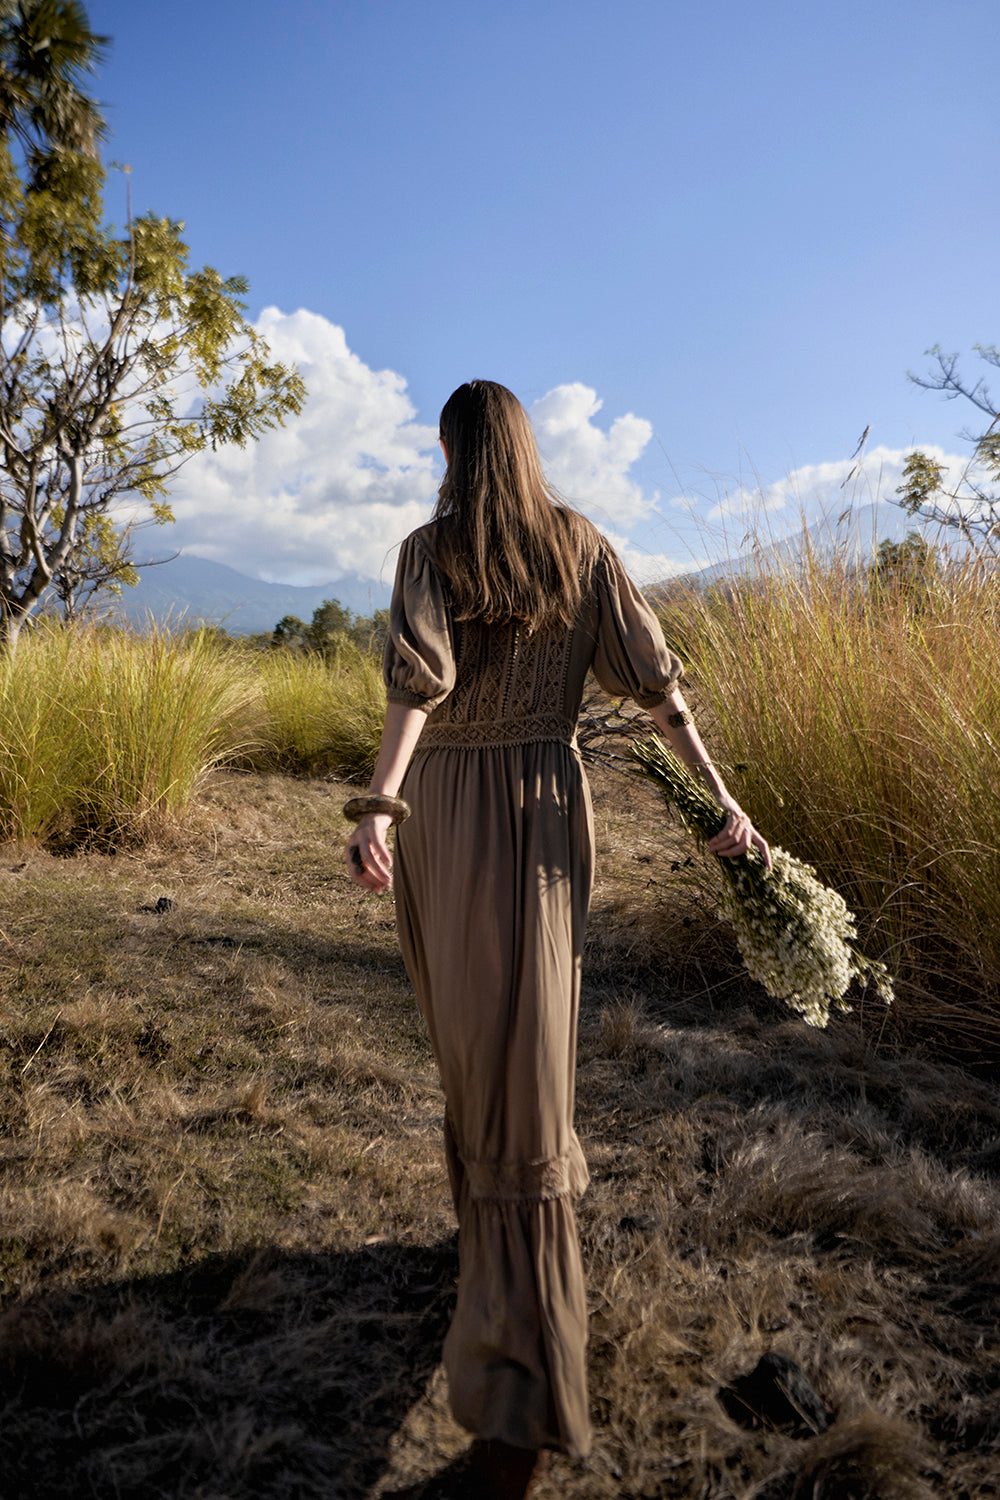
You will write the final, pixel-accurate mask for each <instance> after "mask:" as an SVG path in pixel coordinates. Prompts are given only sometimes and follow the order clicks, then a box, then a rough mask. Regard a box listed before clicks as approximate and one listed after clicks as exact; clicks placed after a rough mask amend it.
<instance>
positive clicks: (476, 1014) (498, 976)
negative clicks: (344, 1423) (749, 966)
mask: <svg viewBox="0 0 1000 1500" xmlns="http://www.w3.org/2000/svg"><path fill="white" fill-rule="evenodd" d="M440 435H441V446H442V448H443V450H444V456H445V463H446V466H447V467H446V472H445V476H444V481H443V483H442V485H441V488H440V491H439V498H438V504H437V507H436V509H435V512H434V518H433V520H432V521H431V522H430V523H429V524H428V525H426V526H422V527H421V528H420V529H419V530H417V531H415V532H413V533H412V535H411V536H410V537H408V538H407V540H406V541H405V542H404V543H403V546H402V550H401V553H400V557H399V564H398V569H397V574H396V584H395V589H394V592H393V598H392V606H391V609H390V632H389V640H388V644H387V646H386V653H385V678H386V689H387V699H388V707H387V710H386V720H385V728H384V731H383V736H382V744H381V749H380V752H379V756H378V761H377V764H376V767H375V773H374V776H373V779H372V784H371V789H370V790H371V793H372V794H373V797H374V799H375V800H374V801H369V800H367V799H366V801H365V804H364V806H367V807H368V808H372V807H374V808H375V809H376V810H375V811H368V812H366V815H365V816H363V817H362V818H361V820H360V821H359V822H358V824H357V827H356V830H355V832H354V834H353V835H352V836H351V838H350V839H349V841H348V846H347V847H348V860H349V862H348V868H349V870H350V873H351V876H352V879H354V880H355V881H357V882H358V884H360V885H363V886H365V887H367V888H368V889H369V890H372V891H384V890H387V889H388V887H389V886H390V884H391V883H392V858H391V855H390V853H389V849H388V847H387V843H386V836H387V833H388V829H389V826H390V823H391V822H392V821H393V818H394V816H395V814H396V813H397V812H398V811H399V810H400V805H399V804H398V803H397V802H396V801H395V800H393V799H396V798H397V797H398V795H399V794H400V793H403V794H405V798H406V799H407V802H408V803H409V804H411V805H412V811H413V816H412V819H411V820H410V821H408V822H406V823H405V824H401V826H400V828H399V830H398V833H397V845H396V856H397V878H396V910H397V923H398V929H399V939H400V945H401V947H402V950H403V955H404V958H405V960H406V966H407V970H408V972H409V975H410V978H411V981H412V983H413V987H414V989H415V990H416V993H417V998H418V1001H419V1004H420V1007H421V1010H422V1012H423V1014H424V1016H425V1018H426V1021H427V1025H428V1028H429V1030H430V1036H431V1041H432V1044H433V1047H434V1052H435V1056H436V1058H437V1062H438V1066H439V1069H440V1073H441V1081H442V1086H443V1089H444V1094H445V1100H446V1112H445V1149H446V1154H447V1160H448V1167H449V1173H450V1178H451V1188H452V1193H453V1195H454V1200H455V1207H456V1211H457V1214H458V1220H459V1267H460V1269H459V1285H458V1297H457V1304H456V1309H455V1315H454V1319H453V1321H452V1325H451V1328H450V1330H449V1333H448V1336H447V1339H446V1341H445V1346H444V1362H445V1368H446V1371H447V1375H448V1384H449V1393H450V1399H451V1403H452V1408H453V1411H454V1413H455V1416H456V1418H457V1420H458V1421H459V1422H460V1423H461V1424H462V1425H463V1426H464V1427H466V1428H467V1429H468V1430H469V1431H470V1432H472V1433H473V1434H475V1436H476V1439H477V1441H476V1442H475V1443H473V1446H472V1449H471V1450H470V1452H469V1454H468V1455H467V1457H466V1459H465V1461H464V1465H460V1466H457V1467H454V1466H453V1468H452V1469H450V1470H448V1471H446V1473H445V1475H443V1476H438V1480H437V1481H436V1482H432V1484H431V1486H430V1487H429V1488H427V1489H426V1490H420V1489H419V1487H418V1490H416V1491H413V1492H407V1493H414V1494H416V1493H420V1494H426V1495H428V1496H430V1495H466V1494H467V1495H470V1496H472V1495H474V1496H476V1497H477V1500H479V1497H484V1496H490V1495H493V1496H501V1495H503V1496H522V1495H525V1494H527V1492H528V1489H529V1487H530V1484H531V1480H532V1477H533V1475H534V1474H536V1473H537V1472H538V1469H539V1462H538V1461H539V1456H540V1454H541V1453H542V1452H543V1450H546V1449H556V1450H559V1451H562V1452H565V1453H569V1454H575V1455H580V1454H584V1453H586V1451H587V1448H588V1446H589V1441H590V1435H589V1426H588V1414H587V1390H586V1374H585V1344H586V1320H587V1309H586V1298H585V1292H584V1284H583V1274H582V1269H581V1263H580V1252H579V1246H578V1241H577V1234H576V1225H575V1220H574V1212H573V1200H574V1199H575V1198H576V1197H578V1196H579V1195H580V1194H581V1193H582V1192H583V1190H584V1188H585V1187H586V1184H587V1168H586V1165H585V1162H584V1158H583V1153H582V1151H581V1149H580V1144H579V1141H578V1140H577V1137H576V1133H575V1131H574V1129H573V1087H574V1065H575V1050H576V1022H577V1004H578V998H579V984H580V955H581V950H582V945H583V929H584V921H585V918H586V912H587V904H588V901H589V897H590V885H591V849H592V842H593V824H592V816H591V809H590V798H589V792H588V789H587V783H586V778H585V776H584V773H583V767H582V764H581V761H580V756H579V752H578V750H577V748H576V742H575V728H576V719H577V714H578V712H579V708H580V700H581V697H582V693H583V686H584V679H585V677H586V674H587V671H588V669H592V670H593V672H594V674H595V676H596V677H597V680H598V682H599V683H600V684H601V686H602V687H603V688H605V689H606V690H607V691H608V692H609V693H612V694H614V695H616V696H622V695H626V694H627V695H629V696H630V697H632V698H633V699H635V700H636V702H638V703H639V704H641V705H642V706H643V707H645V708H646V709H648V710H649V712H650V714H651V715H652V717H653V719H654V720H655V722H656V724H657V726H658V727H659V728H660V730H661V731H662V732H663V733H664V735H665V736H666V737H667V739H668V740H669V741H670V743H671V744H672V745H673V747H674V749H675V750H676V751H677V753H678V754H679V755H680V756H681V758H682V759H683V760H685V761H687V762H688V764H690V765H692V766H697V767H698V772H699V774H700V775H702V776H703V777H704V778H705V780H706V782H707V783H708V785H709V786H710V787H711V789H712V791H713V792H714V794H715V795H716V797H717V798H718V800H719V802H720V804H721V805H722V807H723V808H725V809H726V810H727V811H728V813H729V817H728V819H727V821H726V824H725V827H724V828H723V830H722V832H721V833H720V834H719V835H718V836H717V837H716V838H715V839H713V840H712V842H711V843H710V845H709V848H711V849H712V850H714V852H715V853H717V854H720V855H723V856H731V855H735V854H740V853H744V852H745V851H746V850H747V849H749V848H750V847H751V845H756V846H757V847H758V848H759V849H760V850H761V851H762V852H763V854H764V856H765V858H767V857H768V854H767V845H766V844H765V843H764V841H763V839H762V838H761V837H760V835H759V834H757V833H756V832H755V830H754V829H753V827H752V825H751V823H750V820H749V819H748V818H747V816H746V814H745V813H744V812H743V811H742V809H741V808H740V807H739V806H738V804H737V803H736V802H735V801H734V800H733V798H732V797H731V796H730V795H729V793H728V792H727V791H726V789H725V786H724V785H723V783H722V780H721V778H720V777H719V775H718V773H717V771H716V770H715V768H714V767H713V766H712V764H711V762H710V760H709V757H708V755H707V753H706V751H705V748H704V745H703V744H702V742H701V740H700V738H699V736H698V734H697V731H696V730H695V728H694V726H693V723H692V721H691V715H690V714H689V713H688V711H687V709H686V707H685V704H684V700H683V698H682V696H681V694H680V691H679V688H678V682H679V679H680V676H681V664H680V662H679V661H678V660H677V658H676V657H675V656H674V655H673V654H672V653H671V652H670V651H669V650H668V649H667V647H666V645H665V643H664V640H663V635H662V632H661V630H660V627H659V625H658V623H657V621H656V618H655V616H654V615H653V614H652V612H651V610H650V609H649V607H648V605H647V604H646V603H645V601H644V600H643V598H642V597H641V595H640V594H639V593H638V592H637V591H636V589H635V588H634V586H633V585H632V584H631V583H630V581H629V580H628V578H627V577H626V575H625V573H624V572H623V570H622V567H621V564H620V563H619V561H618V559H617V557H616V556H615V554H614V552H613V551H612V549H611V547H610V546H609V545H608V544H607V543H606V542H605V541H604V540H603V538H602V537H601V536H600V535H599V533H598V532H597V531H596V530H595V528H594V527H592V526H591V525H590V523H589V522H587V521H586V520H584V518H583V517H582V516H579V515H577V514H576V513H575V512H573V511H571V510H569V509H568V508H566V507H564V506H561V505H559V504H557V503H556V502H555V501H554V500H553V497H552V495H551V494H550V492H549V490H548V488H547V486H546V483H545V480H544V477H543V475H542V470H541V465H540V462H539V458H538V451H537V448H536V446H535V441H534V436H533V434H532V431H531V426H530V423H529V421H528V418H527V415H526V413H525V411H524V409H523V407H522V406H521V405H520V403H519V402H518V401H517V399H516V398H515V397H514V396H513V395H512V394H511V392H510V391H508V390H507V389H506V388H505V387H504V386H501V385H496V384H495V383H493V382H492V381H486V380H475V381H472V382H470V383H469V384H467V385H463V386H460V387H459V389H458V390H457V391H455V392H454V394H453V395H452V396H451V397H450V398H449V400H448V402H447V404H446V405H445V407H444V410H443V411H442V413H441V429H440ZM380 799H387V800H385V801H384V802H383V801H381V800H380ZM403 810H405V804H404V805H403Z"/></svg>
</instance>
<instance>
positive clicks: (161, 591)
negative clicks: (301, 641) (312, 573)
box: [114, 552, 391, 635]
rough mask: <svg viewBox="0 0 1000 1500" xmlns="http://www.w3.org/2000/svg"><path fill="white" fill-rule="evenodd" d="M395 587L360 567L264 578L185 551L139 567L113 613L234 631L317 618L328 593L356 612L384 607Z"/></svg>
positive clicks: (138, 622) (254, 630) (143, 621)
mask: <svg viewBox="0 0 1000 1500" xmlns="http://www.w3.org/2000/svg"><path fill="white" fill-rule="evenodd" d="M390 593H391V589H390V588H389V586H388V585H387V584H382V583H379V582H377V581H376V580H375V579H372V578H362V577H361V576H360V574H358V573H346V574H344V576H343V577H342V578H337V579H332V580H331V581H330V582H329V583H317V584H312V585H302V584H291V583H264V582H263V581H262V580H261V579H259V578H248V577H247V575H246V574H245V573H239V572H237V570H236V569H235V568H230V567H229V566H228V565H227V564H226V563H219V562H210V561H209V560H208V558H205V557H193V556H190V555H189V554H188V553H186V552H182V553H180V555H179V556H177V557H174V558H171V559H170V560H169V561H168V562H163V563H157V564H156V565H155V566H151V567H147V568H142V567H140V568H139V582H138V583H137V584H136V586H135V588H131V589H130V588H125V589H122V596H121V598H120V599H119V600H117V601H116V604H115V608H114V614H115V615H117V616H118V617H119V618H120V619H125V620H127V621H129V622H130V623H131V624H133V625H146V624H148V623H149V622H150V620H153V621H155V622H156V623H157V624H159V625H164V624H175V623H177V621H179V620H188V621H190V622H191V623H192V624H196V623H201V622H210V623H211V624H215V625H223V626H225V628H226V630H228V631H229V632H230V634H231V635H253V634H257V633H260V632H262V631H271V630H273V629H274V627H275V625H276V624H277V623H278V621H279V620H280V619H283V618H284V616H285V615H296V616H298V618H299V619H300V620H305V621H307V622H308V621H309V620H311V619H312V616H313V611H314V610H317V609H319V607H320V605H321V604H325V603H326V601H327V600H328V599H337V600H339V602H340V603H341V604H342V605H344V607H345V608H346V609H350V610H353V612H354V613H355V614H356V615H370V614H373V613H374V611H375V610H376V609H385V608H386V607H387V605H388V603H389V597H390Z"/></svg>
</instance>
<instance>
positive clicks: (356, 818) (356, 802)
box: [344, 796, 410, 823]
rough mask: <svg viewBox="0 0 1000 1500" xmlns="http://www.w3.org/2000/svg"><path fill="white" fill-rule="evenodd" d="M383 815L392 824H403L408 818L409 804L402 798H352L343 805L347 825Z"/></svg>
mask: <svg viewBox="0 0 1000 1500" xmlns="http://www.w3.org/2000/svg"><path fill="white" fill-rule="evenodd" d="M378 814H384V815H385V816H387V817H390V818H391V819H392V821H393V822H394V823H405V822H406V820H407V818H408V817H409V816H410V804H409V803H408V802H404V801H403V799H402V797H377V796H371V797H352V798H351V800H350V802H345V803H344V817H345V818H346V819H347V821H348V822H349V823H360V821H361V819H362V818H368V817H373V816H377V815H378Z"/></svg>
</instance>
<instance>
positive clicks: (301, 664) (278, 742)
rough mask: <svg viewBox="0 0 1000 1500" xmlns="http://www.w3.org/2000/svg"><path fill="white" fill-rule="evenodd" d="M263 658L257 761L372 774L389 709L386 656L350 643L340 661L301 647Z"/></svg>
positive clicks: (357, 776) (361, 776) (259, 663)
mask: <svg viewBox="0 0 1000 1500" xmlns="http://www.w3.org/2000/svg"><path fill="white" fill-rule="evenodd" d="M255 661H256V665H255V670H256V671H257V672H258V674H259V681H260V686H261V693H262V707H263V718H262V732H261V739H260V746H259V748H258V749H257V750H256V751H255V752H254V753H253V754H252V755H251V756H250V757H249V763H250V764H251V765H253V766H255V767H257V768H259V769H274V770H284V771H305V772H308V773H309V774H311V775H314V776H317V775H324V774H327V773H331V772H332V773H334V774H336V775H339V776H345V777H348V778H350V779H353V780H358V781H366V780H367V779H368V778H369V777H370V775H371V773H372V771H373V770H374V767H375V757H376V755H377V753H378V746H379V739H380V737H381V733H382V721H383V719H384V717H385V688H384V686H383V684H382V663H381V659H380V657H379V656H377V655H376V654H374V653H372V652H369V651H363V650H361V649H360V648H359V647H357V646H352V645H350V644H345V645H344V646H343V647H342V648H341V650H340V651H339V652H338V653H337V655H336V657H335V658H334V659H333V660H332V661H326V660H325V659H324V658H323V657H321V656H315V655H301V654H299V653H297V652H293V651H271V652H267V653H266V654H264V655H261V656H258V657H257V658H256V659H255Z"/></svg>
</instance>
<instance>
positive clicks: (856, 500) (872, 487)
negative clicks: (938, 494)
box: [705, 446, 969, 527]
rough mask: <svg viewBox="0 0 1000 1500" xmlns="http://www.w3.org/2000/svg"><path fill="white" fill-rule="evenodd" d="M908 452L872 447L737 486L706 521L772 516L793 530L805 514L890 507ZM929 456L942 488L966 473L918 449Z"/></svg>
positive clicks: (953, 458)
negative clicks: (938, 468) (753, 485)
mask: <svg viewBox="0 0 1000 1500" xmlns="http://www.w3.org/2000/svg"><path fill="white" fill-rule="evenodd" d="M912 451H913V449H912V448H883V447H879V448H873V449H872V450H871V452H869V453H864V454H861V455H859V456H858V457H856V458H844V459H837V460H835V461H833V462H829V463H818V464H803V465H801V466H800V467H799V468H797V469H793V470H792V472H791V473H790V474H787V475H786V476H785V477H784V478H783V479H778V480H776V481H774V483H772V484H767V485H763V486H761V487H760V488H759V489H757V490H750V489H748V488H746V487H740V488H737V489H735V490H733V491H731V492H730V493H728V494H726V495H724V496H723V498H722V499H721V500H719V501H717V502H716V503H715V504H714V505H713V506H712V507H711V508H710V509H709V510H708V511H707V512H706V514H705V520H707V521H709V522H722V523H725V522H727V521H737V522H740V523H747V524H749V523H751V522H753V521H756V520H758V519H760V518H762V517H766V518H770V517H774V518H775V519H776V521H777V522H778V524H779V527H784V524H785V523H787V524H788V525H789V526H792V525H794V526H797V525H798V523H799V521H800V520H801V518H802V517H803V516H804V517H805V518H806V519H807V520H808V519H811V518H812V517H815V516H831V515H835V514H836V512H837V511H838V510H844V509H846V508H847V507H848V506H854V507H858V506H863V505H873V504H875V503H876V502H879V501H881V502H890V503H895V502H896V501H897V500H898V498H899V497H898V496H897V494H896V490H897V488H898V487H899V486H900V485H901V484H902V482H903V465H904V464H905V462H906V458H907V455H908V454H909V453H912ZM921 452H923V453H925V454H926V455H927V456H928V458H932V459H935V460H936V461H937V462H938V463H940V464H942V465H943V466H944V468H945V471H946V477H945V484H946V486H947V487H952V486H956V485H958V484H959V483H960V482H961V479H962V476H963V475H964V474H965V472H966V471H967V469H968V463H969V461H968V458H961V457H960V456H958V455H957V454H954V453H945V452H944V450H943V449H941V448H936V447H931V446H928V447H922V448H921Z"/></svg>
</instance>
